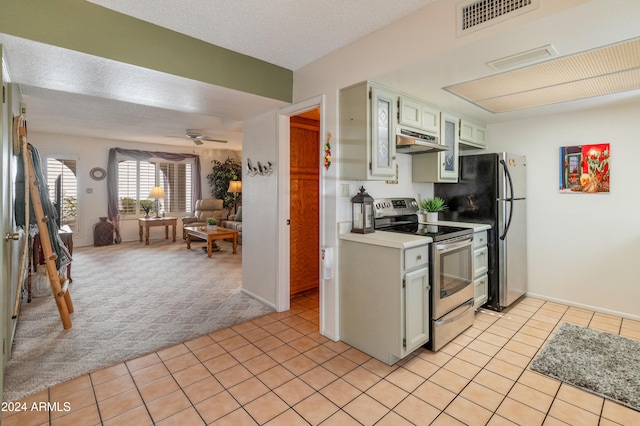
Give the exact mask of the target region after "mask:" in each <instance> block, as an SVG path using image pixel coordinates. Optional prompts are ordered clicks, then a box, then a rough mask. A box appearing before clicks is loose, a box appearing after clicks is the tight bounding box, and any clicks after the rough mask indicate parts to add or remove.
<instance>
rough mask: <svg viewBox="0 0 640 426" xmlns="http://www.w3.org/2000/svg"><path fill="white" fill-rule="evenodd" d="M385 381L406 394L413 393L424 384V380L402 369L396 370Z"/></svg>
mask: <svg viewBox="0 0 640 426" xmlns="http://www.w3.org/2000/svg"><path fill="white" fill-rule="evenodd" d="M385 380H387V381H389V382H391V383H393V384H394V385H396V386H398V387H399V388H401V389H404V390H405V391H407V392H413V391H414V390H415V389H416V388H417V387H418V386H420V385H421V384H423V383H424V382H425V378H424V377H423V376H420V375H418V374H416V373H414V372H412V371H409V370H407V369H406V368H404V367H401V368H398V369H397V370H395V371H394V372H392V373H391V374H389V375H388V376H387V377H385Z"/></svg>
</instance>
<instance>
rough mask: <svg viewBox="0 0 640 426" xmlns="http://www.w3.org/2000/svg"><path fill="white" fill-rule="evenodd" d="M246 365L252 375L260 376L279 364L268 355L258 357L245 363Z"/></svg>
mask: <svg viewBox="0 0 640 426" xmlns="http://www.w3.org/2000/svg"><path fill="white" fill-rule="evenodd" d="M242 365H244V366H245V367H246V368H247V370H249V371H251V373H252V374H254V375H258V374H260V373H262V372H264V371H267V370H268V369H270V368H272V367H275V366H276V365H278V363H277V362H276V361H275V360H274V359H273V358H271V357H270V356H269V355H267V354H262V355H258V356H257V357H255V358H252V359H250V360H247V361H245V362H244V363H243V364H242Z"/></svg>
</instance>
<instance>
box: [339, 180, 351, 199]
mask: <svg viewBox="0 0 640 426" xmlns="http://www.w3.org/2000/svg"><path fill="white" fill-rule="evenodd" d="M340 196H341V197H348V196H349V184H348V183H342V184H340Z"/></svg>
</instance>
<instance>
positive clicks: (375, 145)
mask: <svg viewBox="0 0 640 426" xmlns="http://www.w3.org/2000/svg"><path fill="white" fill-rule="evenodd" d="M396 99H397V96H396V94H395V93H393V92H389V91H386V90H383V89H380V88H377V87H372V88H371V147H370V149H371V175H373V176H382V177H395V175H396V138H395V137H396V128H395V122H396V102H397V100H396Z"/></svg>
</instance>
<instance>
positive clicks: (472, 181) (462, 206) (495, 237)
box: [434, 152, 527, 311]
mask: <svg viewBox="0 0 640 426" xmlns="http://www.w3.org/2000/svg"><path fill="white" fill-rule="evenodd" d="M459 162H460V163H459V181H458V183H437V184H435V185H434V192H435V195H436V196H438V197H442V198H443V199H444V200H445V201H446V203H447V205H448V206H449V209H448V210H446V211H445V212H443V213H440V218H441V220H454V221H458V222H476V223H486V224H489V225H491V230H490V231H489V232H488V249H489V272H488V278H489V289H488V290H489V297H488V300H487V303H486V305H485V306H486V307H488V308H490V309H493V310H496V311H501V310H502V309H504V308H506V307H507V306H509V305H511V304H512V303H513V302H514V301H515V300H517V299H518V298H519V297H521V296H522V295H524V294H525V293H526V291H527V212H526V210H527V207H526V203H527V197H526V195H527V194H526V169H527V167H526V166H527V161H526V157H524V156H521V155H514V154H510V153H505V152H502V153H497V154H479V155H466V156H460V158H459Z"/></svg>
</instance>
